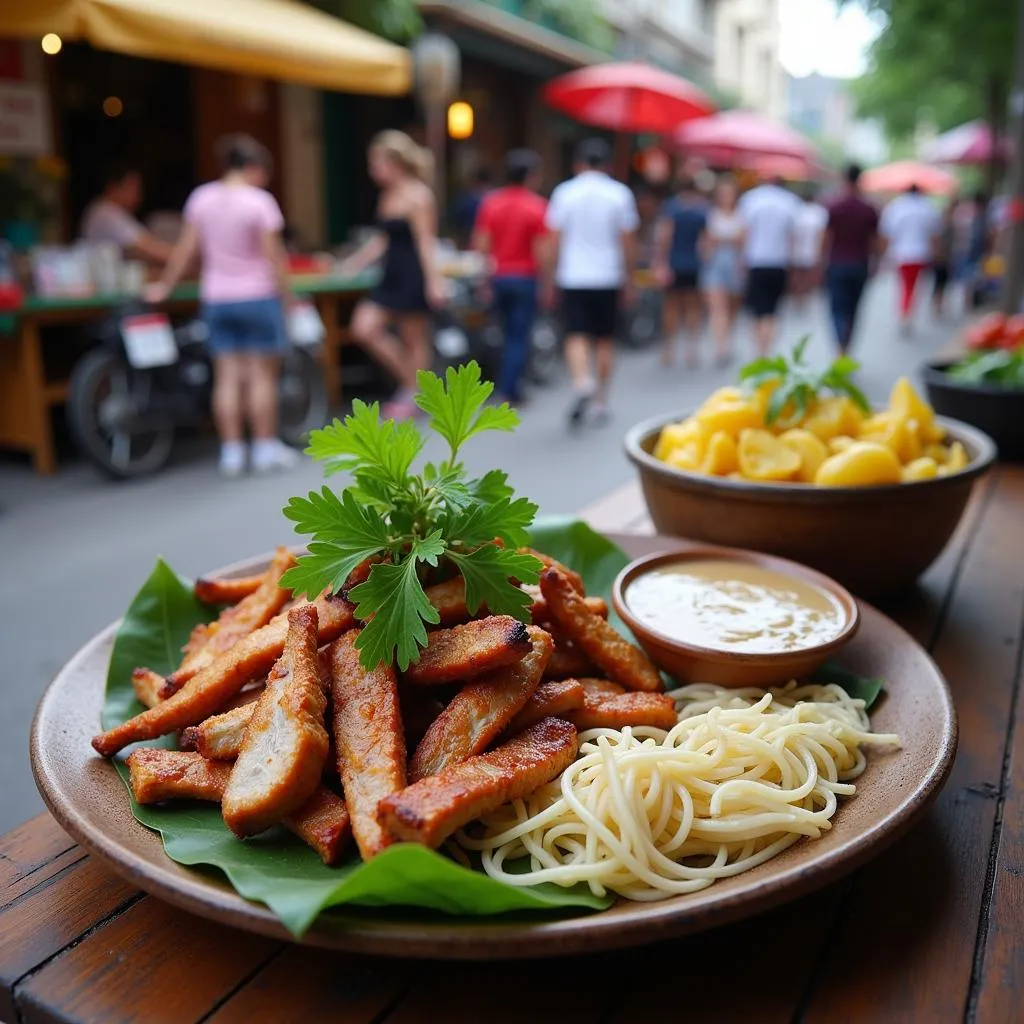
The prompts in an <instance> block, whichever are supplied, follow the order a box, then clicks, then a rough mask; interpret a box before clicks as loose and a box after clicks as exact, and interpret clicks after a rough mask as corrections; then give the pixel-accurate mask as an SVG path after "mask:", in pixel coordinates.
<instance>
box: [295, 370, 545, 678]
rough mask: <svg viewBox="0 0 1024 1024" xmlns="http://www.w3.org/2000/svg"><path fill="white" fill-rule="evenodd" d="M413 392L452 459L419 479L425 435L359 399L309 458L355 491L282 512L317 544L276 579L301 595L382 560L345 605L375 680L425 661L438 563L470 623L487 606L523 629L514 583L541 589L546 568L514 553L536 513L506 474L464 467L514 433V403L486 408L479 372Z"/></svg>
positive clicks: (318, 437) (428, 379)
mask: <svg viewBox="0 0 1024 1024" xmlns="http://www.w3.org/2000/svg"><path fill="white" fill-rule="evenodd" d="M417 382H418V384H419V393H418V394H417V395H416V398H415V401H416V404H417V405H418V406H419V408H420V409H421V410H422V411H423V413H424V414H425V415H426V417H427V425H428V426H429V428H430V429H431V430H432V431H433V432H434V433H435V434H438V435H440V437H441V438H443V439H444V441H445V443H446V444H447V446H448V456H447V458H445V459H443V460H441V461H440V462H436V463H435V462H427V463H426V464H424V465H423V466H422V468H421V469H420V470H419V471H418V472H417V471H415V469H414V464H415V463H416V461H417V459H418V458H419V456H420V454H421V453H422V451H423V448H424V446H425V444H426V441H427V438H426V436H425V435H424V433H423V432H422V431H421V430H420V427H419V426H418V425H417V424H416V423H415V422H414V421H412V420H406V421H404V422H401V423H396V422H394V421H393V420H382V419H381V417H380V408H379V406H378V404H377V403H376V402H374V403H373V404H372V405H367V404H366V403H365V402H361V401H359V400H358V399H357V400H356V401H355V402H353V406H352V414H351V415H350V416H346V417H345V419H344V420H343V421H340V420H335V421H334V422H333V423H332V424H330V425H329V426H326V427H324V428H323V429H321V430H314V431H313V432H312V434H311V435H310V443H309V447H308V448H307V450H306V451H307V454H308V455H311V456H312V457H313V458H315V459H317V460H318V461H320V462H322V463H324V472H325V475H330V474H332V473H337V472H341V471H347V472H349V473H351V475H352V483H351V484H350V485H349V486H348V487H346V488H345V489H344V490H343V491H341V493H340V494H337V493H335V492H334V491H332V490H331V489H330V488H329V487H327V486H324V487H323V488H322V489H321V490H320V491H319V492H317V491H310V492H309V494H308V496H307V497H305V498H302V497H295V498H292V499H291V500H290V501H289V502H288V504H287V505H286V506H285V508H284V514H285V516H287V518H288V519H290V520H292V522H293V523H294V524H295V530H296V532H297V533H300V534H305V535H307V536H309V537H310V538H311V540H310V541H309V545H308V546H309V554H307V555H303V556H302V557H300V558H299V561H298V565H296V566H295V567H294V568H292V569H290V570H289V571H288V572H287V573H286V574H285V575H284V577H283V578H282V580H281V585H282V586H285V587H289V588H291V589H292V590H293V591H294V592H295V593H296V594H297V595H302V594H305V595H306V596H308V597H310V598H313V597H315V596H316V595H318V594H319V593H321V592H322V591H323V590H325V589H327V590H330V591H331V592H334V593H337V592H338V591H340V590H341V589H342V587H343V586H344V585H345V583H346V581H347V580H348V578H349V575H350V573H351V572H352V570H353V569H355V568H356V566H358V565H360V564H361V563H363V562H365V561H367V560H370V559H373V560H376V561H374V564H373V565H372V567H371V568H370V571H369V575H368V576H367V578H366V580H365V581H364V582H362V583H360V584H359V585H358V586H355V587H353V588H352V590H351V591H350V593H349V595H348V596H349V598H350V599H351V600H352V601H353V602H355V605H356V615H357V616H358V618H359V619H360V620H361V621H363V622H365V623H366V625H365V627H364V628H363V630H362V632H361V633H360V635H359V639H358V640H357V641H356V647H357V648H358V649H359V652H360V662H361V663H362V664H363V666H364V667H365V668H368V669H373V668H375V667H376V666H377V665H379V664H381V663H382V662H387V663H390V662H393V661H397V664H398V667H399V669H400V670H402V671H404V670H405V669H406V668H407V667H408V666H409V665H410V664H411V663H412V662H414V661H417V660H418V659H419V652H420V649H421V648H422V647H423V646H424V645H425V644H426V642H427V630H426V627H427V626H428V625H436V624H437V622H438V621H439V616H438V612H437V609H435V608H434V606H433V605H432V604H431V603H430V601H429V599H428V597H427V594H426V592H425V590H424V586H423V582H424V579H425V577H426V574H427V572H428V571H429V570H430V569H431V568H434V567H436V566H437V565H438V564H439V563H441V562H442V561H443V560H444V561H447V562H448V563H450V564H451V565H452V566H453V567H454V568H456V569H458V571H459V572H460V573H461V574H462V576H463V577H464V579H465V581H466V604H467V606H468V608H469V610H470V612H471V613H473V614H475V613H476V612H477V611H478V610H479V609H480V608H481V607H483V606H485V605H486V607H487V609H488V610H489V611H490V612H491V613H492V614H499V615H501V614H504V615H514V616H515V617H516V618H518V619H521V620H523V621H528V619H529V614H528V609H529V607H530V604H531V598H530V596H529V595H528V594H526V593H525V592H524V591H523V590H522V588H521V587H520V586H519V583H536V582H537V579H538V576H539V573H540V570H541V568H542V565H541V563H540V561H539V559H537V558H535V557H534V556H533V555H529V554H523V553H520V552H519V551H518V550H517V548H519V547H521V546H523V545H525V544H526V543H527V539H528V533H527V531H528V529H529V527H530V525H531V524H532V523H533V520H534V517H535V515H536V514H537V506H536V505H535V504H534V503H533V502H531V501H529V500H527V499H526V498H517V497H515V494H514V491H513V489H512V487H510V486H509V483H508V475H507V474H506V473H504V472H502V471H501V470H491V471H490V472H488V473H485V474H484V475H483V476H482V477H479V478H476V479H470V478H469V476H468V474H467V472H466V469H465V466H464V465H463V464H462V463H461V462H460V461H459V454H460V452H461V450H462V446H463V445H464V444H465V443H466V442H467V441H468V440H470V438H472V437H475V436H476V435H478V434H482V433H486V432H487V431H492V430H497V431H512V430H514V429H515V428H516V427H517V426H518V425H519V416H518V414H517V413H516V412H515V411H514V410H513V409H512V408H510V407H509V406H508V404H502V405H487V404H486V402H487V399H488V398H489V397H490V395H491V392H492V390H493V385H492V384H490V383H489V382H487V381H483V380H481V378H480V367H479V366H478V365H477V363H475V362H472V363H469V364H467V365H465V366H460V367H459V368H458V369H457V370H455V369H449V370H448V371H447V373H446V374H445V378H444V380H442V379H441V378H440V377H438V376H437V375H436V374H434V373H430V372H428V371H421V372H420V374H419V375H418V378H417Z"/></svg>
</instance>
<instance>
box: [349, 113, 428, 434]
mask: <svg viewBox="0 0 1024 1024" xmlns="http://www.w3.org/2000/svg"><path fill="white" fill-rule="evenodd" d="M431 170H432V160H431V156H430V153H429V152H428V151H427V150H425V149H423V147H421V146H418V145H417V144H416V143H415V142H413V140H412V139H410V138H409V136H408V135H406V134H405V133H404V132H399V131H384V132H380V134H378V135H376V136H375V137H374V139H373V141H372V142H371V143H370V150H369V171H370V177H371V178H373V180H374V182H375V183H376V184H377V186H378V187H379V188H380V190H381V191H380V198H379V200H378V203H377V223H378V225H379V227H380V232H379V234H376V235H375V236H374V237H373V238H372V239H370V241H368V242H367V243H366V244H365V245H364V246H362V248H360V249H359V250H358V251H357V252H356V253H354V254H353V255H352V256H350V257H349V258H348V259H347V260H345V261H344V263H343V264H342V266H341V273H343V274H357V273H359V272H360V271H362V270H364V269H365V268H366V267H368V266H369V265H370V264H371V263H373V262H375V261H376V260H378V259H380V258H381V257H382V256H383V258H384V266H383V274H382V276H381V280H380V283H379V284H378V285H377V286H376V287H375V288H374V289H373V291H372V292H371V293H370V295H369V297H368V298H366V299H364V300H363V301H362V302H360V303H359V305H358V306H356V310H355V313H354V315H353V317H352V337H353V340H354V341H356V342H357V343H358V344H359V345H362V347H363V348H365V349H366V351H367V352H369V353H370V355H371V356H373V358H374V359H376V360H377V362H378V363H380V364H381V366H383V367H384V369H385V370H387V371H388V373H390V374H391V376H392V377H394V378H395V380H396V382H397V383H398V390H397V391H396V392H395V395H394V398H392V400H391V401H390V402H388V403H386V404H385V406H384V410H383V413H384V415H385V416H388V417H392V418H394V419H407V418H408V417H410V416H413V415H415V413H416V406H415V405H414V404H413V395H414V394H415V390H416V374H417V373H418V372H419V371H420V370H423V369H427V368H428V367H429V366H430V363H431V349H430V334H429V314H430V311H431V309H437V308H439V307H440V306H442V305H444V298H445V287H444V281H443V280H442V278H441V275H440V274H439V273H438V271H437V264H436V258H435V253H436V249H437V207H436V205H435V203H434V195H433V193H432V192H431V190H430V185H429V181H430V177H431ZM390 322H393V323H394V324H395V326H396V327H397V328H398V334H399V338H398V339H396V338H395V337H394V336H393V335H392V334H391V333H390V332H389V331H388V325H389V323H390ZM399 339H400V340H399Z"/></svg>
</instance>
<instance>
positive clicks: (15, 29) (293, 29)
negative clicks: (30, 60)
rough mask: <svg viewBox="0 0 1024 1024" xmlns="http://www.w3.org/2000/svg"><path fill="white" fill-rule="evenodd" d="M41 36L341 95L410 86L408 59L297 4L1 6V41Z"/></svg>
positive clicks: (396, 91)
mask: <svg viewBox="0 0 1024 1024" xmlns="http://www.w3.org/2000/svg"><path fill="white" fill-rule="evenodd" d="M47 32H56V33H57V34H58V35H60V36H61V37H62V38H63V39H68V40H72V39H83V40H87V41H88V42H90V43H92V45H93V46H95V47H97V48H99V49H101V50H117V51H118V52H120V53H130V54H134V55H135V56H137V57H149V58H151V59H153V60H169V61H175V62H177V63H180V64H200V65H205V66H207V67H214V68H221V69H223V70H226V71H235V72H238V73H240V74H249V75H260V76H265V77H268V78H278V79H282V80H283V81H286V82H297V83H300V84H302V85H311V86H315V87H318V88H321V89H334V90H337V91H339V92H355V93H376V94H379V95H387V96H394V95H400V94H402V93H406V92H408V91H409V89H410V88H411V85H412V67H411V61H410V55H409V51H408V50H405V49H403V48H402V47H400V46H395V45H394V44H392V43H389V42H387V41H386V40H384V39H381V38H379V37H378V36H375V35H373V34H372V33H370V32H364V31H363V30H362V29H358V28H356V27H355V26H353V25H349V24H346V23H345V22H343V21H340V20H338V19H337V18H332V17H331V16H330V15H329V14H324V13H323V12H322V11H318V10H316V9H315V8H313V7H310V6H308V5H307V4H303V3H298V2H296V0H0V37H2V36H29V37H32V36H38V37H42V36H43V35H45V34H46V33H47Z"/></svg>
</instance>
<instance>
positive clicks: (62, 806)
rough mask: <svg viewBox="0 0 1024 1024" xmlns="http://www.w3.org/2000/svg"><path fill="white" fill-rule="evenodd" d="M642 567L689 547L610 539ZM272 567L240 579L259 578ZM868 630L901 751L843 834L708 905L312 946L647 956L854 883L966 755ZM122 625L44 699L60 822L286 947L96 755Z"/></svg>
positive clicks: (37, 745)
mask: <svg viewBox="0 0 1024 1024" xmlns="http://www.w3.org/2000/svg"><path fill="white" fill-rule="evenodd" d="M612 539H613V540H614V541H616V543H618V544H619V545H621V547H622V548H623V549H624V550H625V551H626V552H627V553H628V554H629V555H630V556H632V557H636V556H639V555H645V554H649V553H651V552H654V551H664V550H670V549H672V548H681V547H684V546H685V545H684V544H681V543H680V542H679V541H678V540H673V539H669V538H658V537H636V536H613V537H612ZM265 564H266V559H256V560H253V561H252V562H249V563H246V564H245V565H238V566H233V567H232V572H233V573H235V574H238V575H244V574H246V573H250V572H255V571H257V570H258V569H259V568H260V567H261V566H262V565H265ZM861 614H862V620H861V627H860V631H859V633H858V634H857V636H856V638H855V639H854V640H853V641H852V642H851V644H850V645H849V647H847V648H845V649H844V650H843V652H842V654H841V656H840V659H839V660H840V661H841V663H842V665H843V667H844V668H847V669H849V670H850V671H853V672H856V673H858V674H860V675H865V676H879V677H882V678H884V679H885V680H886V693H885V694H884V696H883V697H882V699H881V700H880V702H879V703H878V704H877V705H876V706H875V708H874V709H873V711H872V716H871V717H872V724H873V728H874V729H875V730H876V731H878V732H895V733H898V734H899V735H900V737H901V738H902V741H903V747H902V749H900V750H895V751H891V752H886V753H875V754H872V755H871V756H870V761H869V765H868V768H867V770H866V771H865V773H864V774H863V775H862V776H861V777H860V778H859V779H858V780H857V795H856V796H854V797H852V798H851V799H848V800H845V801H843V802H841V803H840V806H839V810H838V812H837V813H836V816H835V818H834V819H833V822H834V827H833V828H832V830H831V831H830V832H827V833H826V834H825V835H824V836H823V837H822V838H821V839H817V840H803V841H801V842H799V843H796V844H795V845H794V846H791V847H790V848H789V849H788V850H786V851H785V852H783V853H782V854H781V855H780V856H778V857H776V858H775V859H774V860H771V861H768V862H767V863H766V864H763V865H761V866H759V867H757V868H754V869H753V870H751V871H748V872H746V873H744V874H741V875H737V876H736V877H734V878H730V879H726V880H724V881H720V882H716V883H715V884H714V885H712V886H711V887H709V888H707V889H704V890H702V891H701V892H698V893H693V894H691V895H686V896H677V897H673V898H671V899H667V900H664V901H662V902H660V903H630V902H628V901H621V902H619V903H618V904H616V905H615V906H613V907H611V908H610V909H608V910H605V911H602V912H598V913H587V914H577V915H574V916H570V917H565V916H562V917H558V918H548V919H545V918H542V917H538V916H532V915H531V916H526V915H519V916H515V917H495V918H492V919H490V920H483V921H482V920H479V919H468V918H462V919H460V918H451V917H445V916H443V915H428V914H426V913H424V912H412V911H408V912H405V913H403V912H402V911H401V909H400V908H389V909H388V910H387V911H386V912H381V911H374V910H370V909H365V908H353V909H350V910H332V911H328V912H327V913H324V914H321V916H320V917H319V918H318V920H317V922H316V923H315V924H314V925H313V927H311V928H310V929H309V930H308V931H307V932H306V933H305V935H304V936H303V938H302V942H304V943H307V944H309V945H315V946H327V947H332V948H335V949H344V950H352V951H360V952H366V953H378V954H386V955H393V956H430V957H447V958H454V959H467V960H482V959H492V958H503V957H520V956H521V957H543V956H552V955H559V954H568V953H580V952H592V951H596V950H601V949H613V948H616V947H623V946H633V945H639V944H642V943H645V942H654V941H657V940H660V939H664V938H668V937H670V936H676V935H682V934H685V933H690V932H697V931H700V930H702V929H706V928H710V927H713V926H715V925H720V924H724V923H726V922H729V921H735V920H737V919H739V918H742V917H747V916H749V915H752V914H756V913H759V912H760V911H762V910H765V909H767V908H768V907H771V906H774V905H776V904H779V903H782V902H784V901H786V900H791V899H793V898H795V897H797V896H800V895H802V894H804V893H806V892H808V891H810V890H813V889H816V888H819V887H820V886H823V885H825V884H826V883H828V882H830V881H833V880H834V879H836V878H838V877H839V876H841V875H843V874H845V873H847V872H849V871H852V870H853V869H854V868H856V867H857V866H858V865H860V864H862V863H863V862H864V861H866V860H867V859H868V858H870V857H873V856H874V855H875V854H877V853H878V852H879V851H880V850H881V849H883V848H884V847H885V846H887V845H888V844H889V843H891V842H892V841H893V840H894V839H896V838H897V837H898V836H899V835H901V834H902V833H903V832H904V831H905V830H906V829H907V828H908V827H909V826H910V824H911V823H912V822H913V821H914V820H915V819H916V818H917V817H919V816H920V814H921V813H922V812H923V811H924V809H925V807H926V806H927V805H928V803H929V801H930V800H931V799H932V798H933V797H934V796H935V795H936V794H937V793H938V791H939V789H940V788H941V787H942V784H943V783H944V782H945V780H946V776H947V775H948V773H949V770H950V767H951V765H952V763H953V755H954V753H955V751H956V716H955V713H954V710H953V703H952V699H951V697H950V694H949V691H948V689H947V688H946V683H945V681H944V680H943V678H942V675H941V673H940V672H939V670H938V669H937V668H936V667H935V664H934V662H933V661H932V660H931V658H930V657H929V656H928V655H927V653H925V651H924V650H923V649H922V648H921V647H920V646H919V645H918V644H917V643H916V642H915V641H914V640H913V639H912V638H911V637H910V636H908V635H907V633H905V632H904V631H903V630H902V629H901V628H900V627H899V626H897V625H896V624H895V623H894V622H892V621H891V620H890V619H888V618H886V617H885V616H884V615H882V614H881V612H878V611H876V610H875V609H874V608H871V607H869V606H866V605H861ZM116 629H117V624H116V623H115V624H114V625H111V626H109V627H108V628H107V629H105V630H104V631H103V632H102V633H100V634H99V635H97V636H96V637H94V638H93V639H92V640H91V641H90V642H89V643H88V644H86V645H85V647H83V648H82V649H81V650H80V651H79V652H78V654H76V655H75V657H74V658H72V659H71V661H70V662H69V663H68V664H67V665H66V666H65V667H64V668H63V670H62V671H61V672H60V674H59V675H58V676H57V678H56V679H55V680H54V681H53V683H52V684H51V685H50V687H49V689H48V690H47V691H46V694H45V696H44V697H43V699H42V702H41V703H40V705H39V709H38V711H37V712H36V717H35V721H34V723H33V727H32V767H33V770H34V772H35V777H36V781H37V784H38V785H39V789H40V791H41V792H42V795H43V799H44V800H45V801H46V803H47V806H48V807H49V808H50V810H51V811H52V812H53V815H54V817H56V819H57V820H58V821H59V822H60V824H61V825H62V826H63V827H64V828H65V829H67V831H68V832H69V833H70V834H71V835H72V836H73V837H74V838H75V839H76V840H77V841H78V842H79V843H81V844H82V846H84V847H85V848H86V849H87V850H89V851H90V852H91V853H93V854H94V855H96V856H97V857H99V858H101V859H102V860H103V861H105V862H106V863H107V864H108V865H109V866H110V867H111V868H113V869H114V870H115V871H117V872H118V873H119V874H121V875H123V876H124V877H125V878H127V879H128V880H129V881H131V882H132V883H134V884H135V885H137V886H138V887H139V888H141V889H144V890H145V891H147V892H149V893H152V894H153V895H154V896H156V897H158V898H160V899H163V900H167V901H168V902H170V903H174V904H176V905H177V906H180V907H183V908H185V909H186V910H189V911H192V912H193V913H196V914H199V915H201V916H204V917H209V918H212V919H214V920H217V921H218V922H220V923H228V924H232V925H234V926H235V927H238V928H244V929H246V930H248V931H254V932H259V933H261V934H264V935H270V936H274V937H275V938H280V939H290V938H291V936H290V935H289V933H288V932H287V931H286V930H285V929H284V927H283V926H282V925H281V924H280V922H279V921H278V920H277V918H276V917H274V915H273V914H271V913H270V911H269V910H267V909H266V907H264V906H262V905H261V904H257V903H250V902H249V901H248V900H245V899H243V898H242V897H241V896H239V895H238V894H237V893H235V891H234V890H233V889H232V888H231V887H230V886H229V885H228V884H227V883H226V882H224V881H222V880H220V879H219V878H218V877H217V876H216V874H215V873H214V872H210V873H201V872H199V871H196V870H193V869H190V868H186V867H182V866H181V865H179V864H176V863H175V862H174V861H172V860H170V859H169V858H168V857H167V856H166V855H165V854H164V852H163V848H162V846H161V844H160V837H159V835H158V834H157V833H156V832H151V831H150V830H149V829H147V828H146V827H145V826H143V825H141V824H139V823H138V822H137V821H136V820H135V819H134V817H132V812H131V808H130V806H129V802H128V796H127V793H126V792H125V788H124V785H123V783H122V782H121V780H120V778H119V777H118V775H117V773H116V772H115V771H114V769H113V767H112V766H111V765H110V763H109V762H107V761H105V760H104V759H102V758H100V757H98V756H97V755H96V754H95V753H94V752H93V749H92V747H91V746H90V745H89V740H90V739H91V737H92V736H93V735H94V734H95V733H96V732H97V731H99V727H100V726H99V722H100V708H101V706H102V702H103V687H104V679H105V677H106V673H107V662H108V660H109V658H110V650H111V647H112V645H113V642H114V634H115V631H116Z"/></svg>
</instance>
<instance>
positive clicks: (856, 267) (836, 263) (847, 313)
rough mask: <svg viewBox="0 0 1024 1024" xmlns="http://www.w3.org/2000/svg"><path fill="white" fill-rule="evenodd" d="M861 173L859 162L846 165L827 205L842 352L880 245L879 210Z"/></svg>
mask: <svg viewBox="0 0 1024 1024" xmlns="http://www.w3.org/2000/svg"><path fill="white" fill-rule="evenodd" d="M860 175H861V168H860V167H859V166H858V165H857V164H850V165H849V166H848V167H847V168H846V174H845V177H846V183H845V185H844V187H843V193H842V195H841V196H840V197H839V198H838V199H836V200H834V201H833V202H832V203H831V204H830V205H829V207H828V223H827V225H826V227H825V232H824V236H823V237H822V243H821V245H822V255H823V260H824V262H825V266H826V271H825V284H826V287H827V288H828V299H829V307H830V309H831V312H832V326H833V327H834V328H835V332H836V342H837V344H838V345H839V351H840V352H847V351H848V350H849V348H850V344H851V342H852V340H853V329H854V326H855V325H856V322H857V310H858V308H859V307H860V300H861V296H862V295H863V294H864V286H865V285H866V284H867V282H868V278H869V277H870V275H871V269H872V263H873V261H874V259H875V254H876V251H877V249H878V211H877V210H876V209H875V207H874V206H872V205H871V203H869V202H868V201H867V200H866V199H865V198H864V196H863V195H862V193H861V191H860Z"/></svg>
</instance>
